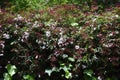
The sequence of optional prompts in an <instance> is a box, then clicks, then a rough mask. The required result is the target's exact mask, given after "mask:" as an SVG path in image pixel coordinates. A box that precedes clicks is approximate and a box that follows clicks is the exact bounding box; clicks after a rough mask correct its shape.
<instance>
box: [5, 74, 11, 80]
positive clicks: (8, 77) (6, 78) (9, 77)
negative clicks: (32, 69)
mask: <svg viewBox="0 0 120 80" xmlns="http://www.w3.org/2000/svg"><path fill="white" fill-rule="evenodd" d="M3 76H4V80H12V77H11V76H10V75H9V74H8V73H4V74H3Z"/></svg>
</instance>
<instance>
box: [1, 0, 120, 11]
mask: <svg viewBox="0 0 120 80" xmlns="http://www.w3.org/2000/svg"><path fill="white" fill-rule="evenodd" d="M117 2H120V0H32V1H31V0H9V1H8V0H2V1H1V2H0V7H2V8H6V9H7V10H10V11H12V12H19V11H23V10H31V9H32V10H39V9H40V10H41V9H42V10H43V9H46V8H48V7H53V6H55V5H62V4H74V5H76V6H78V7H80V8H81V9H83V8H84V9H85V10H86V9H87V10H89V9H91V8H95V7H96V6H97V7H98V8H99V9H104V8H105V7H108V6H111V5H112V4H115V3H117Z"/></svg>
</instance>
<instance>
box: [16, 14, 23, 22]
mask: <svg viewBox="0 0 120 80" xmlns="http://www.w3.org/2000/svg"><path fill="white" fill-rule="evenodd" d="M14 20H15V21H19V20H23V17H22V16H21V15H20V14H18V15H17V17H16V18H14Z"/></svg>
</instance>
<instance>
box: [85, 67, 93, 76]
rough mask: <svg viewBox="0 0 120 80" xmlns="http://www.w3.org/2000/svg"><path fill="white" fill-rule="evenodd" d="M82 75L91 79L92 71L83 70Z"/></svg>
mask: <svg viewBox="0 0 120 80" xmlns="http://www.w3.org/2000/svg"><path fill="white" fill-rule="evenodd" d="M84 74H86V75H88V76H90V77H92V75H93V71H92V70H90V69H88V70H84Z"/></svg>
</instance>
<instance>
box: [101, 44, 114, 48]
mask: <svg viewBox="0 0 120 80" xmlns="http://www.w3.org/2000/svg"><path fill="white" fill-rule="evenodd" d="M103 46H104V47H107V48H110V47H112V46H113V43H108V44H103Z"/></svg>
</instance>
